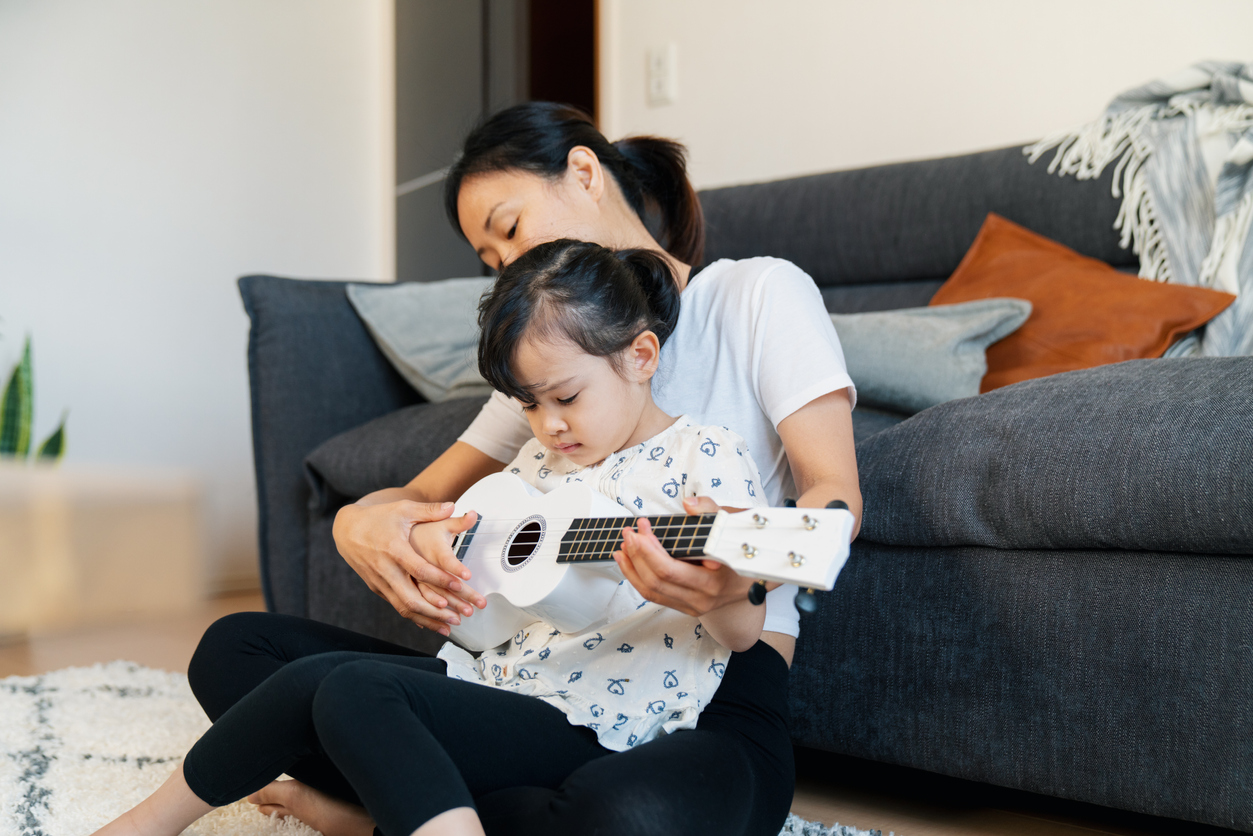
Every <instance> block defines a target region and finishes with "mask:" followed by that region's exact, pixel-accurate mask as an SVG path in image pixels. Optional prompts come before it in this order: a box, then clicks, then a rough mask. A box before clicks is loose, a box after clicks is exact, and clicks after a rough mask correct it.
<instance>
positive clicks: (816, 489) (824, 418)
mask: <svg viewBox="0 0 1253 836" xmlns="http://www.w3.org/2000/svg"><path fill="white" fill-rule="evenodd" d="M779 438H781V439H782V440H783V449H784V450H785V451H786V452H787V461H788V466H789V467H791V468H792V478H793V479H794V480H795V481H796V490H797V491H798V492H799V493H800V496H798V497H797V498H796V504H797V505H798V506H799V507H801V508H825V507H826V505H827V503H828V502H830V501H831V500H833V499H841V500H843V501H844V502H846V503H848V510H849V511H851V512H852V513H853V519H854V520H855V522H854V524H853V538H854V539H856V537H857V533H858V532H859V531H860V530H861V509H862V502H861V483H860V482H859V481H858V479H857V451H856V450H855V449H854V447H853V407H852V404H850V403H849V399H848V390H847V389H840V390H838V391H836V392H828V393H827V394H825V395H823V396H822V397H820V398H817V399H815V400H812V401H810V402H809V403H807V404H805V405H804V406H803V407H801V408H800V409H798V410H796V411H795V412H793V413H792V414H791V415H789V416H788V417H786V418H784V419H783V420H782V421H780V422H779Z"/></svg>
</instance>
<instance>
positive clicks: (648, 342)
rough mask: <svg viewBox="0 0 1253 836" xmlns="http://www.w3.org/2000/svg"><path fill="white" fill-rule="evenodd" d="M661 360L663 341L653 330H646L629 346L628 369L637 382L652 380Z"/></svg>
mask: <svg viewBox="0 0 1253 836" xmlns="http://www.w3.org/2000/svg"><path fill="white" fill-rule="evenodd" d="M660 362H661V341H660V340H658V339H657V335H656V334H654V333H653V332H652V331H645V332H644V333H643V334H640V335H639V336H638V337H636V338H635V339H633V340H631V344H630V345H629V346H627V363H628V371H629V373H630V375H631V376H632V378H633V379H634V380H635V382H637V383H644V382H646V381H649V380H652V377H653V375H654V374H656V373H657V365H658V364H659V363H660Z"/></svg>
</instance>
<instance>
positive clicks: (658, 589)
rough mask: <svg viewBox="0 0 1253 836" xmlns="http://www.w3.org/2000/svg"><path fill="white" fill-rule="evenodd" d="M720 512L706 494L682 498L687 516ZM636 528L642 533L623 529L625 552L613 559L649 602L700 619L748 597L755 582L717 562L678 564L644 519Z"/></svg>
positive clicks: (678, 561)
mask: <svg viewBox="0 0 1253 836" xmlns="http://www.w3.org/2000/svg"><path fill="white" fill-rule="evenodd" d="M718 509H719V506H718V505H717V504H716V503H715V502H714V501H713V500H712V499H710V498H709V497H707V496H701V497H689V498H687V499H684V500H683V510H684V511H686V512H687V513H688V514H714V513H717V512H718ZM728 510H732V509H728ZM637 526H638V531H631V530H630V529H626V530H624V532H623V535H624V536H623V548H622V551H618V552H614V559H615V560H616V561H617V562H618V566H619V567H621V569H622V574H623V575H625V576H626V579H627V580H628V581H630V582H631V585H632V586H634V587H635V589H636V590H637V591H638V592H639V593H640V595H642V596H643V597H644V598H645V599H646V600H649V601H652V602H654V603H657V604H661V605H662V606H665V607H669V608H671V609H674V610H678V611H679V612H682V613H687V614H688V615H692V616H696V617H697V618H699V617H700V616H702V615H705V614H706V613H710V612H712V611H714V610H716V609H720V608H721V607H725V606H726V605H727V604H732V603H735V602H737V601H743V600H745V598H746V597H747V596H748V590H749V587H751V586H752V585H753V581H752V579H750V578H742V577H740V576H739V575H737V574H736V573H735V572H733V571H732V570H730V569H728V568H727V567H726V566H723V565H722V564H721V563H718V562H717V561H713V560H702V561H700V562H699V563H695V562H692V563H689V562H687V561H683V560H675V559H674V558H673V557H671V556H670V555H669V554H668V553H667V552H666V550H665V549H664V548H662V547H661V543H660V541H658V540H657V537H656V536H655V535H654V534H653V533H652V526H651V525H649V522H648V520H647V519H645V518H643V517H641V518H640V519H639V522H638V523H637Z"/></svg>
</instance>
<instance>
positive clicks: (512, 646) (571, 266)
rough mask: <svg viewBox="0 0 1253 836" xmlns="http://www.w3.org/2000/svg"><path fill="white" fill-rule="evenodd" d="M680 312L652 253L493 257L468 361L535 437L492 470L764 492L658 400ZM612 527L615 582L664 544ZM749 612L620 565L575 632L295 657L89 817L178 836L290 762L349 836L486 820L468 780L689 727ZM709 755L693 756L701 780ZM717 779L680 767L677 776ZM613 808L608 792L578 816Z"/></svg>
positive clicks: (457, 828) (510, 778) (647, 818)
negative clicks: (116, 803)
mask: <svg viewBox="0 0 1253 836" xmlns="http://www.w3.org/2000/svg"><path fill="white" fill-rule="evenodd" d="M678 311H679V305H678V288H677V286H676V284H675V281H674V278H673V274H672V272H671V270H670V267H669V265H668V263H667V262H666V261H665V259H663V258H662V257H661V256H659V255H657V254H655V253H653V252H650V251H646V250H634V251H626V252H617V253H615V252H613V251H610V250H607V249H605V248H603V247H600V246H598V245H595V244H587V243H583V242H578V241H570V240H560V241H555V242H551V243H547V244H542V245H540V246H537V247H535V248H533V249H532V250H531V251H529V252H528V253H526V254H525V255H523V256H521V257H520V258H518V259H517V260H516V261H515V262H514V263H513V264H511V265H510V266H509V267H507V268H506V269H505V270H504V271H503V272H502V273H501V276H500V278H499V279H498V281H497V282H496V284H495V286H494V287H493V289H492V291H490V293H489V294H488V295H487V296H486V297H485V298H484V300H483V302H482V304H481V306H480V317H479V319H480V325H481V327H482V331H483V336H482V340H481V342H480V347H479V365H480V368H481V370H482V372H483V375H484V377H486V378H487V380H488V381H489V382H490V383H492V384H493V386H494V387H495V388H496V389H498V390H499V391H501V392H504V393H506V394H509V395H511V396H513V397H515V398H517V399H518V401H519V402H520V403H522V404H523V409H524V410H525V412H526V415H527V418H528V420H529V422H530V425H531V428H532V430H533V431H534V433H535V437H534V439H532V440H531V441H530V442H528V444H527V445H526V446H525V447H524V448H523V449H522V451H521V452H520V453H519V454H518V456H517V457H516V458H515V459H514V461H513V462H511V463H510V464H509V465H508V466H507V467H506V470H507V471H509V472H512V473H515V474H517V475H518V476H519V477H520V478H522V479H525V480H526V481H527V482H529V483H531V484H532V485H534V486H535V487H536V488H538V489H540V490H541V491H547V490H551V489H552V488H554V487H557V486H558V485H560V484H564V483H567V482H571V481H582V482H585V483H588V484H590V485H591V486H593V487H595V488H596V489H598V490H600V491H602V492H603V493H605V494H606V495H607V496H609V497H610V498H612V499H615V500H617V501H618V502H619V503H620V504H621V505H622V506H623V507H625V508H627V509H629V510H630V511H631V512H632V513H641V514H658V513H666V514H670V513H682V512H683V511H684V499H685V498H691V497H695V496H697V495H700V496H709V497H711V498H713V499H714V500H715V501H717V502H718V503H719V504H720V505H724V506H730V507H740V508H742V507H752V506H756V505H759V504H761V502H762V500H761V499H760V494H761V491H760V481H759V480H760V476H759V474H758V471H757V468H756V466H755V465H754V464H753V461H752V458H751V456H750V455H749V451H748V449H747V446H746V445H745V443H744V441H743V440H742V439H740V438H739V437H738V436H736V435H735V434H734V433H732V432H731V431H730V430H728V429H726V428H719V427H701V426H697V425H696V424H694V423H693V422H692V421H690V420H687V419H686V418H683V417H675V416H671V415H667V414H666V413H665V412H663V411H662V410H661V409H660V408H659V407H657V405H656V404H655V403H654V402H653V399H652V395H651V388H650V387H651V381H652V378H653V376H654V375H655V374H656V373H657V372H658V358H659V355H660V352H661V347H662V344H663V343H664V342H665V340H666V338H667V337H668V336H669V334H670V333H671V331H672V330H673V328H674V324H675V322H676V320H677V318H678ZM473 517H474V515H473V514H466V515H465V517H464V518H459V519H450V520H447V521H445V523H444V524H443V525H441V526H426V527H423V528H422V529H421V530H419V531H415V536H417V537H424V538H431V539H432V542H431V543H427V544H417V545H418V546H423V545H425V546H427V547H431V546H433V545H434V544H435V543H434V541H435V540H442V542H443V544H444V545H445V546H446V545H447V544H448V543H449V542H451V540H452V537H453V536H454V534H455V533H457V532H459V531H462V530H465V529H466V528H468V527H469V525H471V524H472V523H473ZM622 537H623V542H622V549H621V550H620V551H618V552H616V553H615V555H614V557H615V559H616V560H618V561H619V563H620V565H621V566H622V568H623V571H624V573H625V574H626V575H627V577H631V576H632V575H633V574H635V573H636V572H637V571H638V570H637V568H636V566H635V563H636V561H637V560H639V559H640V557H641V556H642V555H643V554H644V553H645V552H654V553H656V552H663V553H664V550H663V549H662V547H661V544H660V542H659V541H658V540H657V538H656V537H655V536H654V535H653V534H652V532H651V529H650V526H649V524H648V521H647V520H646V519H643V518H641V519H640V520H639V522H638V524H637V528H636V529H634V530H633V529H630V528H626V529H623V531H622ZM764 609H765V608H764V607H760V606H757V607H755V606H753V605H752V604H751V603H749V602H748V601H747V600H746V599H740V600H738V601H736V602H733V603H731V604H728V605H726V606H723V607H721V608H719V609H716V610H714V611H712V612H709V613H707V614H706V615H704V616H703V617H702V618H699V619H698V618H696V617H694V616H690V615H685V614H683V613H681V612H679V611H677V610H674V609H670V608H667V607H663V606H661V605H659V604H655V603H650V602H649V601H647V600H645V599H644V598H643V597H642V596H641V595H640V594H639V592H638V591H637V590H636V589H635V587H634V586H632V585H631V584H629V583H626V582H625V581H624V582H623V583H621V584H620V585H619V588H618V591H617V592H616V593H615V596H614V598H613V600H612V601H611V603H610V605H609V607H608V610H607V612H606V613H605V618H604V620H603V622H600V623H598V624H597V625H593V627H592V628H590V629H589V630H587V631H584V632H583V633H580V634H574V635H568V634H563V633H561V632H560V631H557V630H554V629H552V628H550V627H548V626H547V625H545V624H544V623H542V622H539V621H537V622H535V623H533V624H531V625H529V626H528V627H526V628H524V629H523V630H522V631H520V632H519V633H518V635H516V636H515V637H514V638H513V639H512V640H511V641H509V642H507V643H505V645H503V646H502V647H500V648H498V649H495V650H491V651H488V652H486V653H484V654H482V655H481V656H480V657H479V658H478V659H475V658H474V657H472V656H471V655H470V654H468V653H466V652H465V651H463V650H460V649H458V648H456V647H455V646H453V645H446V646H445V648H444V649H443V650H442V651H441V652H440V654H439V657H438V658H434V659H432V658H429V657H413V656H395V655H383V654H370V653H361V652H338V653H321V654H316V655H311V656H306V657H304V658H301V659H298V660H296V661H293V662H291V663H289V664H287V665H285V666H284V667H282V668H281V669H280V670H279V671H278V672H277V673H275V674H274V675H273V676H271V677H270V678H269V679H267V680H266V681H265V682H264V683H262V685H261V686H259V687H258V688H256V689H254V690H253V691H252V692H250V693H249V694H248V695H247V696H245V697H243V698H242V699H241V700H239V701H238V702H237V703H236V704H235V705H234V706H233V707H232V708H231V709H230V710H228V711H227V712H226V713H225V714H224V715H223V716H222V717H220V718H219V719H218V720H217V722H216V723H215V724H214V725H213V727H212V728H210V730H209V731H208V732H206V734H205V735H204V737H203V738H201V740H200V741H198V742H197V743H196V745H195V746H194V747H193V748H192V750H191V751H190V752H189V753H188V755H187V757H186V758H185V759H184V761H183V764H182V766H181V767H180V769H178V770H176V771H175V773H174V774H173V775H172V776H171V777H170V779H169V780H168V781H167V782H166V784H165V785H163V786H162V787H161V788H160V789H159V790H158V791H157V792H156V793H154V794H153V795H152V796H151V797H150V798H149V799H147V800H146V801H144V802H143V803H142V804H140V805H139V806H138V807H136V808H135V809H133V810H131V811H129V812H128V813H126V814H124V815H123V816H121V817H120V818H118V819H117V820H115V821H114V822H112V823H111V824H109V825H108V826H106V827H105V828H104V829H103V830H101V831H100V833H102V834H123V833H125V834H128V836H129V835H130V834H137V833H138V834H150V835H151V836H162V835H163V834H164V835H168V836H175V834H177V833H179V832H180V831H181V830H182V829H183V828H185V827H186V826H187V825H188V824H190V823H191V822H192V821H194V820H195V819H196V818H198V817H199V816H201V815H204V814H205V813H207V812H208V811H209V810H210V809H212V808H213V807H216V806H221V805H223V804H228V803H230V802H232V801H235V800H237V799H239V798H242V797H244V796H246V795H248V794H249V793H252V792H255V791H257V790H259V789H260V788H262V787H263V786H265V785H266V784H268V783H269V782H270V781H272V780H274V779H275V778H276V777H277V776H278V775H279V774H281V773H283V772H285V771H286V772H291V773H293V774H297V773H300V775H299V777H302V778H303V779H304V780H306V781H311V780H312V781H313V782H316V783H317V784H318V785H319V788H320V789H322V790H323V791H324V792H328V793H331V794H333V795H336V796H338V797H340V798H343V799H346V800H348V801H353V802H360V803H361V804H362V805H363V806H364V807H365V809H366V810H367V811H368V813H369V815H370V816H371V817H372V819H373V820H372V821H370V820H369V819H365V818H362V819H360V821H359V822H358V823H357V827H358V832H361V833H362V834H363V836H364V835H365V834H368V833H370V832H371V830H372V829H373V828H374V827H375V826H376V825H377V828H378V830H379V831H380V832H381V833H382V834H384V836H410V834H421V836H425V835H426V834H434V833H440V834H480V833H483V832H484V830H483V827H482V824H481V822H480V821H479V818H478V815H477V813H476V810H475V799H476V798H478V797H479V796H481V795H484V794H486V793H492V792H499V791H501V790H507V789H509V788H511V787H519V786H527V787H535V786H539V787H554V788H555V787H557V786H559V785H560V784H561V783H562V782H563V781H564V780H565V779H566V778H567V776H569V775H570V774H571V772H573V771H574V770H575V769H577V768H578V767H580V766H583V765H586V764H588V763H590V762H592V761H594V760H597V759H599V758H603V757H604V756H606V755H608V754H610V753H611V752H618V751H625V750H628V749H632V748H633V747H636V746H640V745H642V744H643V743H645V742H648V741H650V740H653V739H655V738H657V737H658V736H660V735H663V734H676V735H677V734H699V732H694V731H687V730H691V729H694V728H695V727H696V725H697V719H698V717H699V715H700V713H701V711H702V708H703V707H704V706H706V705H707V704H708V703H709V701H710V700H711V698H712V697H713V695H714V692H715V691H716V690H717V688H718V684H719V681H720V680H721V678H722V675H723V672H724V670H725V666H726V663H727V660H728V658H729V656H730V654H731V652H732V651H733V650H735V651H744V650H748V649H749V648H752V647H753V646H754V645H756V644H757V641H758V638H759V637H760V634H761V631H762V624H763V619H764ZM485 686H486V687H485ZM719 768H720V765H719V764H716V763H707V764H704V777H705V778H708V776H709V775H712V774H716V773H717V771H718V769H719ZM315 773H316V776H317V777H316V778H312V779H311V776H312V775H313V774H315ZM718 791H719V787H717V786H712V787H711V786H701V783H700V782H694V783H693V792H698V793H699V792H718ZM666 814H667V811H666V810H665V809H664V808H658V807H653V808H650V807H649V806H648V805H647V804H638V803H637V804H633V805H632V812H631V815H633V816H636V817H638V818H640V822H641V825H642V829H644V830H646V831H647V832H657V833H661V832H673V831H672V830H671V827H672V826H673V825H674V822H673V821H669V822H667V821H666V820H665V819H664V816H665V815H666ZM622 815H623V806H622V805H621V804H614V803H612V800H611V799H605V803H604V804H603V806H602V807H601V808H600V809H590V810H588V811H587V813H586V815H585V816H584V825H583V827H584V828H585V829H581V830H580V831H579V832H587V833H592V832H597V827H598V826H599V823H598V818H609V817H613V818H617V819H620V817H621V816H622ZM656 816H662V817H663V818H661V819H655V818H654V817H656ZM307 823H309V824H311V825H313V826H315V827H318V826H319V825H320V824H322V823H321V822H317V821H308V822H307ZM333 824H334V827H333V829H334V830H336V831H337V832H343V831H345V830H349V829H352V828H350V827H348V826H346V825H345V824H344V822H343V821H337V822H335V823H333ZM615 824H616V826H620V824H621V822H620V821H617V822H616V823H615ZM328 829H332V828H330V827H328Z"/></svg>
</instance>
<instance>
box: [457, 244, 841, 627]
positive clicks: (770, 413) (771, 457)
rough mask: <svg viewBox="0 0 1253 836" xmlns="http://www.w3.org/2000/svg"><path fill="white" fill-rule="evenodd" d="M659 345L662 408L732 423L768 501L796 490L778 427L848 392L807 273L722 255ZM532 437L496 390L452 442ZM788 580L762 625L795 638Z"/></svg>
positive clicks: (483, 446) (501, 445)
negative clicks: (818, 401) (812, 406)
mask: <svg viewBox="0 0 1253 836" xmlns="http://www.w3.org/2000/svg"><path fill="white" fill-rule="evenodd" d="M680 299H681V304H680V307H679V321H678V324H677V325H676V326H675V329H674V333H673V334H671V335H670V338H669V339H668V340H666V344H665V345H664V346H663V347H662V349H661V362H660V368H659V370H658V372H657V374H656V375H655V376H654V377H653V385H652V390H653V400H654V401H655V402H656V404H657V406H659V407H660V408H661V409H662V410H664V411H665V412H667V413H669V414H670V415H687V416H689V417H690V418H691V419H692V420H693V421H694V422H696V423H698V424H717V425H726V426H728V427H730V428H731V429H732V430H733V431H734V432H735V433H737V434H738V435H740V436H741V437H743V438H744V440H745V441H746V442H747V443H748V449H749V451H750V452H751V453H752V456H753V459H754V460H755V461H756V463H757V466H758V468H759V469H760V471H761V478H762V482H763V484H764V487H765V496H766V499H767V501H768V502H769V503H770V504H771V505H779V504H781V503H782V501H783V499H784V498H785V497H789V496H790V497H795V496H796V483H795V482H794V481H793V479H792V472H791V470H790V468H789V467H788V461H787V454H786V452H785V451H784V449H783V441H782V440H781V439H780V438H779V433H778V429H777V428H778V425H779V422H780V421H782V420H783V419H784V418H786V417H788V416H789V415H791V414H792V413H793V412H795V411H796V410H798V409H800V408H801V407H802V406H804V405H805V404H807V403H809V402H810V401H812V400H814V399H816V398H820V397H822V396H823V395H826V394H828V393H830V392H836V391H839V390H840V389H848V393H849V399H850V401H851V402H852V403H854V404H855V403H856V397H857V393H856V389H855V388H854V386H853V381H852V379H850V378H849V376H848V370H847V368H846V367H845V365H844V351H843V350H842V349H841V348H840V338H839V337H838V336H836V333H835V327H834V326H833V325H832V324H831V317H830V315H829V314H828V313H827V311H826V307H825V305H824V304H823V301H822V294H821V293H819V292H818V288H817V286H816V285H815V284H814V281H813V279H811V278H810V277H809V275H808V274H806V273H805V271H803V270H801V269H800V268H799V267H797V266H796V265H795V264H792V263H791V262H790V261H784V260H783V259H779V258H746V259H741V260H739V261H731V260H729V259H722V260H719V261H715V262H714V263H713V264H710V265H709V266H707V267H705V268H704V269H703V270H701V271H700V272H699V273H697V274H695V275H694V276H692V278H691V280H690V281H689V282H688V285H687V287H686V288H685V289H684V291H683V293H682V295H681V297H680ZM532 437H533V433H532V432H531V427H530V424H529V423H528V422H527V420H526V415H525V414H524V413H523V412H522V407H521V406H520V405H519V404H518V403H517V402H516V401H514V400H513V399H512V398H508V397H506V396H504V395H502V394H500V393H499V392H496V393H494V394H493V395H492V397H491V398H490V399H489V400H488V402H487V403H486V404H484V405H483V409H482V411H481V412H480V413H479V415H478V417H477V418H475V419H474V422H473V423H472V424H470V426H469V427H468V428H467V429H466V431H465V432H464V433H462V435H461V437H460V438H459V439H458V440H459V441H464V442H465V443H466V444H469V445H470V446H471V447H474V448H475V449H477V450H480V451H482V452H483V453H485V454H487V455H488V456H491V457H492V458H493V459H496V460H497V461H502V462H508V461H511V460H512V459H513V458H514V456H515V455H517V453H518V451H519V450H520V449H522V445H523V444H525V443H526V442H527V441H529V440H530V439H531V438H532ZM795 597H796V587H794V586H782V587H779V588H778V589H776V590H774V591H772V592H771V593H770V594H769V595H768V596H767V597H766V606H767V608H768V609H767V613H766V624H765V627H764V629H765V630H769V631H773V632H778V633H786V634H788V635H792V636H796V635H799V633H800V628H799V616H798V614H797V612H796V607H795V605H794V603H793V601H794V599H795Z"/></svg>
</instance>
